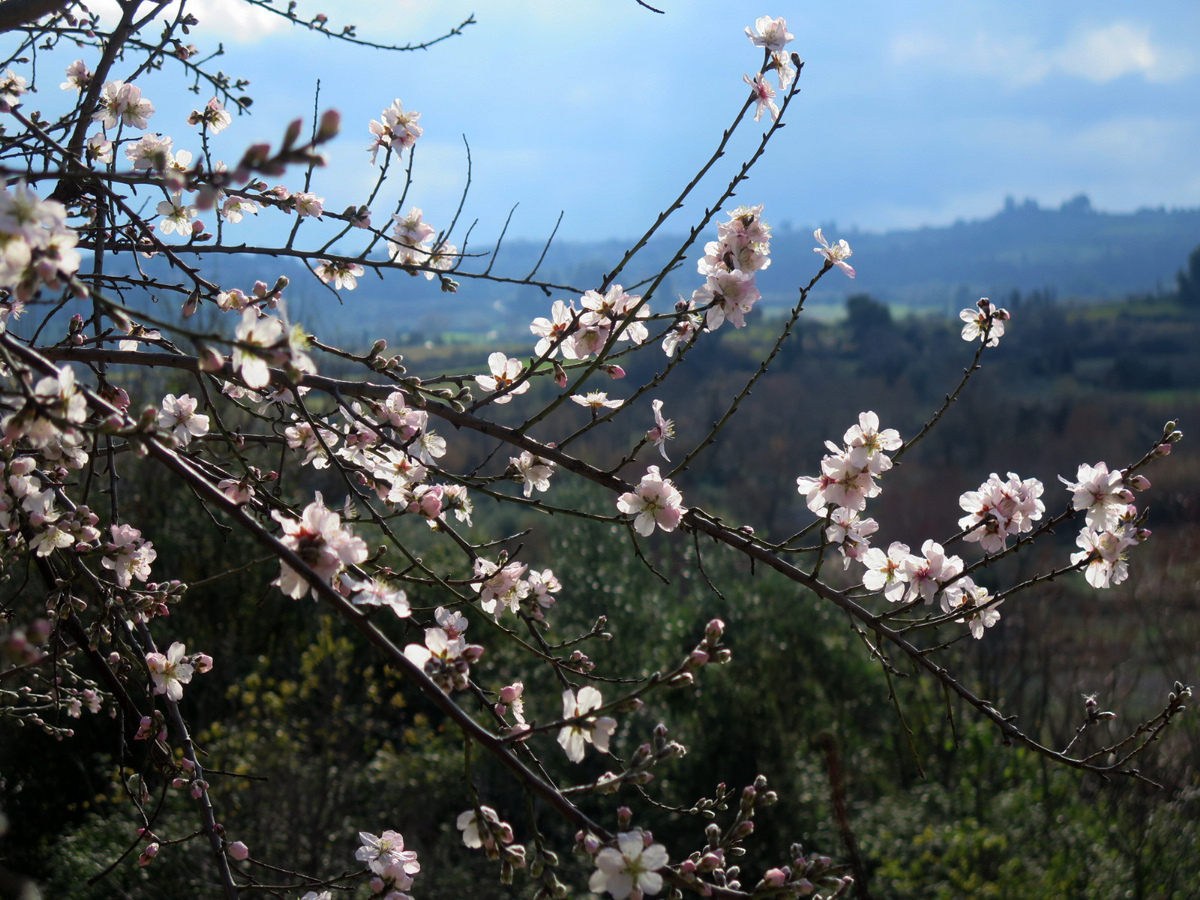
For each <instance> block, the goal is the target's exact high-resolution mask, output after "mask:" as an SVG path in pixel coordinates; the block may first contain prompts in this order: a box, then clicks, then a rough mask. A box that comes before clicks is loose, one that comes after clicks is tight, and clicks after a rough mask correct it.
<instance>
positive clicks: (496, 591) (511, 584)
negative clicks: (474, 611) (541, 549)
mask: <svg viewBox="0 0 1200 900" xmlns="http://www.w3.org/2000/svg"><path fill="white" fill-rule="evenodd" d="M527 570H528V566H526V565H525V564H524V563H518V562H512V563H507V564H505V561H504V560H503V559H501V561H500V562H498V563H494V562H492V561H490V560H486V559H483V558H482V557H480V558H478V559H476V560H475V580H474V581H473V582H471V587H472V588H473V589H474V590H475V591H476V592H477V593H478V594H479V606H480V608H482V609H483V611H484V612H486V613H487V614H488V615H490V616H494V617H495V618H497V619H499V618H500V613H501V612H503V611H504V609H505V608H507V609H508V610H510V611H511V612H513V613H516V612H518V611H519V610H520V609H521V608H522V606H523V607H525V611H526V612H527V613H528V614H529V615H530V616H531V617H532V618H534V619H538V620H540V619H542V617H543V616H542V610H543V609H549V608H550V607H551V606H553V605H554V601H555V598H554V597H553V596H552V595H553V594H557V593H558V592H559V591H561V590H562V584H560V583H559V580H558V579H557V578H555V577H554V572H552V571H551V570H550V569H545V570H543V571H541V572H537V571H533V572H528V573H527Z"/></svg>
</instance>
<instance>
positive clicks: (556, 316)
mask: <svg viewBox="0 0 1200 900" xmlns="http://www.w3.org/2000/svg"><path fill="white" fill-rule="evenodd" d="M576 324H577V323H576V313H575V310H574V309H573V308H572V307H570V306H568V305H567V304H566V303H563V301H561V300H555V301H554V304H553V305H552V306H551V307H550V318H549V319H546V318H542V317H539V318H536V319H534V320H533V322H532V323H530V325H529V330H530V331H531V332H533V333H534V334H535V335H537V336H538V337H540V338H541V340H540V341H538V342H537V344H536V346H534V348H533V352H534V353H535V354H537V355H538V356H539V357H542V356H546V355H547V354H549V356H550V358H553V357H555V356H557V355H558V353H559V352H560V351H561V352H562V353H563V355H564V356H566V350H567V348H568V347H569V345H570V342H569V341H567V340H565V339H564V340H563V341H562V342H561V343H559V344H558V346H554V345H555V342H556V341H559V339H560V338H563V337H564V335H569V334H570V333H571V332H572V331H573V330H574V329H575V327H576ZM551 348H553V349H551Z"/></svg>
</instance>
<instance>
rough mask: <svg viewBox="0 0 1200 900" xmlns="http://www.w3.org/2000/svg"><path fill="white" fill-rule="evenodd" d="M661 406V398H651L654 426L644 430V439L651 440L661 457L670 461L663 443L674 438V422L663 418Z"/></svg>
mask: <svg viewBox="0 0 1200 900" xmlns="http://www.w3.org/2000/svg"><path fill="white" fill-rule="evenodd" d="M662 407H663V403H662V401H661V400H653V401H651V403H650V408H651V409H652V410H653V411H654V427H653V428H651V429H650V430H649V431H647V432H646V440H648V441H652V442H653V443H654V446H655V447H657V448H658V450H659V452H660V453H661V454H662V456H663V459H665V460H666V461H667V462H670V461H671V458H670V457H669V456H667V448H666V447H665V446H663V445H664V444H665V443H666V442H667V441H673V440H675V423H674V422H673V421H672V420H671V419H664V418H663V414H662Z"/></svg>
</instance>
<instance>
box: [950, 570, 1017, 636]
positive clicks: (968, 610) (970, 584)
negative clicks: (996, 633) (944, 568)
mask: <svg viewBox="0 0 1200 900" xmlns="http://www.w3.org/2000/svg"><path fill="white" fill-rule="evenodd" d="M1003 602H1004V601H1003V600H1000V601H993V599H992V595H991V594H990V593H988V590H987V588H984V587H979V586H978V585H976V584H975V582H974V581H972V580H971V579H970V578H969V577H963V578H960V579H958V581H956V582H954V584H952V585H950V586H949V587H948V588H946V590H945V591H944V592H943V593H942V609H943V610H945V611H946V612H948V613H950V612H960V613H963V615H962V617H961V618H958V619H955V620H954V621H956V622H959V623H964V622H965V623H966V625H967V627H968V628H969V629H970V630H971V636H972V637H973V638H975V639H976V640H979V639H980V638H981V637H983V631H984V629H985V628H991V627H992V626H993V625H995V624H996V623H997V622H999V621H1000V611H999V610H998V609H997V608H996V607H998V606H999V605H1000V604H1001V603H1003Z"/></svg>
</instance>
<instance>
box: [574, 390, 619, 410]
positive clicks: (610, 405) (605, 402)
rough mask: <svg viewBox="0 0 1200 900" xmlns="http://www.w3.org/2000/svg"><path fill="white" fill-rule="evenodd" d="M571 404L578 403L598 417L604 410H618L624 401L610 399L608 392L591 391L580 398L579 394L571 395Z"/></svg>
mask: <svg viewBox="0 0 1200 900" xmlns="http://www.w3.org/2000/svg"><path fill="white" fill-rule="evenodd" d="M571 402H573V403H578V404H579V405H580V406H586V407H587V408H588V409H590V410H591V411H592V414H593V415H596V414H598V413H599V412H600V410H602V409H618V408H619V407H620V406H621V404H622V403H624V402H625V401H624V400H617V399H615V398H614V399H612V400H609V399H608V392H607V391H589V392H588V393H587V394H585V395H583V396H580V395H579V394H572V395H571Z"/></svg>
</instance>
